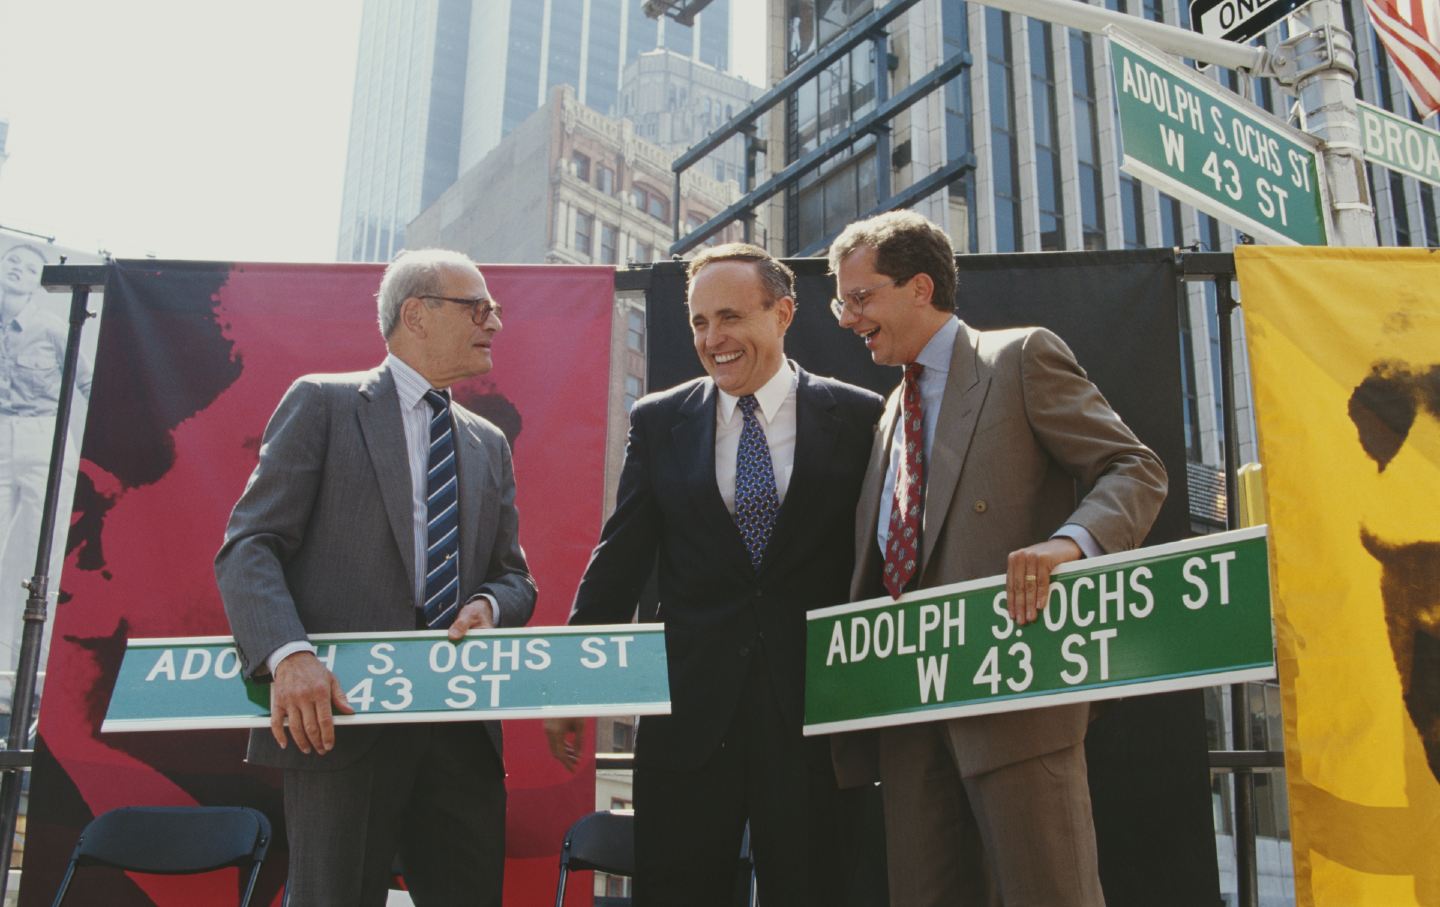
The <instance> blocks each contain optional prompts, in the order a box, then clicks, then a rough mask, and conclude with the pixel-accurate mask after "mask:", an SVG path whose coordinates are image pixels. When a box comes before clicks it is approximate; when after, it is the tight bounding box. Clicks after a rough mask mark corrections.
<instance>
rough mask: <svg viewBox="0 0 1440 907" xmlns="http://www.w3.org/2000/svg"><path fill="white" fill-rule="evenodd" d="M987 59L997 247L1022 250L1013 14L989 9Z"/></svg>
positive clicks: (986, 15)
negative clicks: (1013, 85)
mask: <svg viewBox="0 0 1440 907" xmlns="http://www.w3.org/2000/svg"><path fill="white" fill-rule="evenodd" d="M985 46H986V54H987V56H988V57H989V59H988V60H987V61H986V64H987V67H988V71H989V75H990V134H991V136H992V142H993V150H992V152H991V161H992V165H993V169H994V183H995V250H996V251H997V252H1018V251H1020V249H1021V246H1022V240H1021V232H1020V231H1021V225H1020V163H1019V157H1018V155H1017V154H1016V147H1015V93H1014V92H1012V91H1011V90H1010V85H1011V79H1012V77H1013V75H1014V73H1013V66H1014V62H1013V61H1014V57H1013V55H1012V52H1011V48H1010V14H1009V13H1007V12H1004V11H1002V10H1000V9H998V8H997V7H993V6H990V7H986V9H985Z"/></svg>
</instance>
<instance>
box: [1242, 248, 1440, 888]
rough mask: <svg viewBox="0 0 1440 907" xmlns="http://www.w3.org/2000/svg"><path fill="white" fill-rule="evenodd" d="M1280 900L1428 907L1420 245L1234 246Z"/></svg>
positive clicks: (1431, 740)
mask: <svg viewBox="0 0 1440 907" xmlns="http://www.w3.org/2000/svg"><path fill="white" fill-rule="evenodd" d="M1235 262H1236V267H1237V270H1238V273H1239V278H1240V289H1241V295H1242V298H1243V300H1244V304H1243V308H1244V312H1245V318H1246V339H1247V341H1248V342H1249V347H1250V365H1251V374H1252V380H1253V388H1254V393H1255V416H1256V425H1257V429H1258V437H1259V442H1260V443H1259V447H1260V451H1259V452H1260V458H1261V460H1262V462H1263V463H1264V468H1265V499H1266V512H1267V518H1268V522H1269V524H1270V532H1271V539H1272V540H1273V543H1274V544H1273V563H1274V570H1273V573H1272V575H1273V576H1274V578H1275V601H1276V608H1275V631H1276V632H1275V637H1276V647H1277V655H1276V660H1277V663H1278V664H1279V666H1280V681H1281V685H1280V694H1281V700H1282V708H1283V715H1284V721H1285V750H1286V779H1285V780H1286V785H1287V788H1288V794H1289V796H1288V800H1289V804H1290V814H1291V834H1292V841H1293V853H1294V858H1295V903H1296V904H1297V905H1301V907H1315V905H1327V904H1396V905H1410V904H1415V905H1419V904H1433V903H1436V902H1437V901H1436V899H1437V893H1440V862H1437V861H1436V860H1435V855H1434V849H1433V847H1431V846H1429V844H1428V842H1429V840H1430V839H1431V838H1432V837H1433V835H1429V834H1428V830H1429V829H1430V828H1431V827H1432V826H1433V825H1434V817H1435V816H1436V815H1437V814H1440V758H1437V757H1440V726H1437V721H1440V701H1437V698H1440V697H1437V694H1436V688H1437V687H1436V685H1437V683H1440V591H1437V590H1440V523H1437V521H1436V512H1437V511H1436V504H1435V502H1436V501H1440V417H1437V411H1440V407H1437V386H1440V384H1437V382H1440V362H1437V356H1436V350H1437V349H1440V294H1437V291H1436V288H1437V286H1440V284H1437V281H1436V279H1435V278H1436V262H1435V261H1434V259H1433V255H1432V253H1430V252H1428V251H1427V250H1424V249H1327V248H1304V247H1301V248H1278V247H1262V246H1253V247H1252V246H1245V247H1237V248H1236V250H1235Z"/></svg>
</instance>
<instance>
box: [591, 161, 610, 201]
mask: <svg viewBox="0 0 1440 907" xmlns="http://www.w3.org/2000/svg"><path fill="white" fill-rule="evenodd" d="M595 187H596V188H597V189H599V190H600V191H601V192H603V193H605V194H606V195H614V194H615V171H614V170H612V169H610V168H609V167H606V166H605V165H604V164H597V165H596V166H595Z"/></svg>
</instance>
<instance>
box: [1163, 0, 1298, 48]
mask: <svg viewBox="0 0 1440 907" xmlns="http://www.w3.org/2000/svg"><path fill="white" fill-rule="evenodd" d="M1308 2H1310V0H1190V27H1191V28H1192V29H1194V30H1195V31H1198V32H1199V33H1200V34H1202V35H1206V36H1208V37H1211V38H1222V39H1224V40H1226V41H1235V42H1238V43H1241V44H1244V43H1245V42H1246V41H1249V40H1250V39H1251V38H1253V37H1255V36H1256V35H1258V34H1260V33H1261V32H1263V31H1265V29H1267V28H1269V27H1270V26H1272V25H1274V24H1275V23H1276V22H1279V21H1280V20H1281V19H1283V18H1285V17H1286V16H1288V15H1290V14H1291V13H1293V12H1295V10H1297V9H1299V8H1300V7H1302V6H1304V5H1305V4H1306V3H1308Z"/></svg>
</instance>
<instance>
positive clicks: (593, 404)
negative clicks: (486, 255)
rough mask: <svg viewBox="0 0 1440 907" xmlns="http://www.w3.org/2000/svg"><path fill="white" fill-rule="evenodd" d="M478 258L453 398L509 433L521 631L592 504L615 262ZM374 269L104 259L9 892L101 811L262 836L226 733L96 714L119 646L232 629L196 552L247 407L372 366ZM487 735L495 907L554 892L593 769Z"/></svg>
mask: <svg viewBox="0 0 1440 907" xmlns="http://www.w3.org/2000/svg"><path fill="white" fill-rule="evenodd" d="M483 270H484V272H485V276H486V279H487V282H488V283H489V286H490V289H491V292H492V293H493V295H494V296H495V298H496V299H498V300H499V301H501V302H502V303H503V304H504V306H505V318H504V329H503V330H502V331H501V332H500V334H499V335H498V336H497V338H496V341H495V346H494V360H495V367H494V370H493V371H492V372H491V373H490V374H488V375H485V376H482V377H479V378H475V379H472V380H470V381H468V382H465V383H463V384H461V385H457V386H456V387H455V388H454V393H455V398H456V399H457V400H458V401H459V402H461V403H463V404H464V405H466V406H468V407H469V408H471V409H473V410H475V411H476V412H478V413H480V414H481V415H483V416H485V417H486V418H488V419H490V421H492V422H494V423H495V424H496V425H498V426H499V427H500V429H501V430H502V431H504V433H505V434H506V436H507V437H508V438H509V440H510V443H511V446H512V448H513V450H514V457H515V474H516V483H517V486H518V506H519V509H520V517H521V542H522V544H524V546H525V551H526V554H527V556H528V558H529V561H530V568H531V571H532V573H533V574H534V576H535V578H536V581H537V583H538V584H539V586H540V599H539V603H538V605H537V608H536V612H535V617H534V619H533V620H532V621H531V623H532V624H533V625H544V624H562V623H564V621H565V618H566V616H567V615H568V613H569V608H570V603H571V599H572V597H573V595H574V591H575V587H576V585H577V584H578V582H579V579H580V575H581V573H582V572H583V570H584V568H585V564H586V561H587V559H588V556H589V552H590V549H591V547H592V546H593V545H594V542H595V539H596V538H598V536H599V529H600V522H601V519H602V516H603V514H602V509H603V506H604V504H603V501H604V481H605V432H606V422H607V419H606V406H607V396H608V388H609V373H610V322H611V310H612V299H613V292H614V290H613V287H614V283H613V272H612V271H611V270H610V269H609V268H598V267H540V266H504V265H491V266H484V267H483ZM380 275H381V268H380V267H379V266H375V265H270V264H234V265H231V264H215V263H196V262H122V263H119V264H117V265H116V266H114V268H113V269H112V277H111V281H110V284H109V286H108V287H107V290H106V297H105V321H104V326H103V330H102V331H101V335H100V341H99V350H98V352H97V361H96V372H95V382H94V390H93V392H92V397H91V404H90V418H89V421H88V423H87V428H86V433H85V441H84V446H83V451H82V457H83V460H82V465H81V476H80V479H79V482H78V484H77V493H76V501H75V516H74V518H73V524H72V530H71V535H70V543H69V546H68V548H69V550H68V554H67V559H66V566H65V573H64V575H63V578H62V582H61V597H60V604H59V606H58V607H57V609H56V614H55V627H54V637H53V642H52V647H51V652H50V663H49V675H48V678H47V681H46V684H45V687H44V691H43V699H42V706H41V721H40V740H39V742H38V744H37V756H36V761H37V764H36V768H35V771H34V773H33V779H32V785H31V795H30V797H31V799H30V808H29V818H28V827H27V828H26V832H27V833H26V836H25V852H24V877H23V883H22V886H21V904H22V905H27V907H28V905H39V904H46V903H49V900H50V898H51V897H52V896H53V893H54V891H55V888H56V886H57V885H58V883H59V878H60V874H61V871H62V869H63V866H64V862H65V860H66V859H67V858H68V856H69V853H70V850H71V848H72V847H73V846H74V843H75V840H76V838H77V836H78V834H79V832H80V829H81V828H83V826H84V825H85V823H86V822H88V821H89V820H90V818H92V817H93V816H95V815H98V814H100V813H102V812H104V811H106V810H109V809H112V808H115V807H118V806H127V805H189V804H197V803H198V804H224V805H248V806H256V807H259V808H261V809H264V810H265V811H266V812H267V813H268V814H269V815H270V817H271V819H272V821H273V822H274V824H275V826H276V829H277V832H279V833H280V834H279V836H280V838H281V839H282V842H281V843H283V832H280V829H282V828H283V820H282V816H281V810H280V796H279V789H278V783H279V778H278V774H276V773H272V772H270V771H267V770H260V769H255V768H251V767H249V766H246V765H245V764H244V763H243V762H242V757H243V754H244V734H243V733H241V732H195V733H183V734H182V733H174V734H109V735H105V736H101V735H100V733H99V727H100V722H101V719H102V717H103V715H104V711H105V707H106V704H107V702H108V699H109V692H110V687H111V684H112V683H113V680H114V676H115V671H116V669H117V668H118V666H119V663H120V658H121V654H122V652H123V649H124V645H125V640H126V639H127V638H130V637H173V636H198V635H210V634H226V633H228V632H229V629H228V626H227V624H226V621H225V616H224V613H223V611H222V609H221V606H220V599H219V595H218V593H217V592H216V589H215V580H214V573H213V567H212V564H213V560H214V556H215V552H216V551H217V550H218V549H219V547H220V541H221V537H222V534H223V532H224V527H225V522H226V519H227V518H228V516H229V512H230V508H231V507H232V506H233V504H234V503H235V500H236V498H237V497H238V496H239V494H240V491H241V489H242V488H243V487H244V484H245V480H246V478H247V477H248V476H249V474H250V471H251V469H252V468H253V467H254V465H255V460H256V455H257V450H258V447H259V441H260V436H261V432H262V431H263V429H264V427H265V423H266V420H267V419H268V418H269V416H270V413H271V412H272V411H273V409H274V407H275V405H276V403H278V402H279V400H280V397H281V395H282V394H283V393H284V391H285V389H286V388H287V387H288V386H289V385H290V383H291V382H292V381H293V380H294V379H295V378H296V377H297V376H299V375H302V374H306V373H310V372H339V371H354V370H360V369H366V368H370V367H372V366H374V365H376V364H378V363H379V362H380V360H381V358H382V357H383V356H384V353H385V349H384V344H383V342H382V340H381V338H380V334H379V330H378V328H377V326H376V308H375V299H374V294H375V290H376V288H377V287H378V285H379V281H380ZM505 733H506V752H505V756H506V764H507V767H508V769H509V779H508V784H509V790H510V801H509V824H508V832H507V835H508V841H507V846H508V852H509V858H508V862H507V867H506V886H505V887H506V899H505V900H506V904H507V905H516V907H519V905H533V904H538V903H544V902H546V901H547V900H549V899H551V898H553V897H554V884H555V875H556V864H557V860H558V854H559V846H560V841H561V839H562V837H563V835H564V831H565V829H566V828H567V827H568V825H569V824H570V823H571V822H572V821H573V820H574V819H575V818H576V817H578V816H580V815H582V814H584V813H585V812H588V811H589V810H591V809H593V807H594V774H593V763H591V764H590V765H589V766H587V769H588V770H587V771H585V772H582V773H579V774H577V775H574V776H571V775H569V774H567V773H565V772H564V770H563V769H562V768H560V766H559V765H558V763H556V762H555V761H554V760H553V759H551V758H550V755H549V751H548V749H547V748H546V746H545V742H544V736H543V734H542V732H541V730H540V727H539V724H538V722H512V723H510V724H508V725H507V727H506V731H505ZM271 854H272V855H271V857H270V859H269V860H267V865H266V869H265V872H264V874H263V875H262V882H261V885H262V887H261V890H260V895H261V897H260V898H258V899H257V902H258V903H265V902H267V901H270V902H274V903H278V902H279V891H280V886H281V885H282V884H283V880H284V877H285V859H284V849H283V846H282V847H277V848H275V849H273V850H272V851H271ZM235 884H236V874H235V872H234V871H233V870H231V871H228V872H222V873H217V874H212V875H211V876H208V877H198V878H192V879H184V878H167V877H160V876H135V877H132V878H131V882H130V883H129V884H124V885H116V884H110V885H106V886H104V888H103V890H100V889H98V888H97V889H90V888H86V887H84V886H83V885H82V884H81V880H78V879H77V883H76V887H75V889H74V890H73V895H74V896H75V897H78V898H79V899H80V900H79V901H78V902H80V903H93V904H101V903H103V904H105V905H107V907H112V905H130V904H150V903H163V904H178V903H222V902H224V901H225V900H226V899H228V898H230V897H232V896H233V892H234V890H235ZM580 887H581V888H583V887H584V886H580ZM572 888H575V886H572ZM88 892H94V893H93V894H88ZM575 893H576V897H575V899H574V903H577V904H579V903H588V897H589V895H588V892H585V891H576V892H575ZM87 897H88V898H90V899H89V900H88V901H86V900H85V898H87ZM72 899H74V898H73V897H72Z"/></svg>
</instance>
